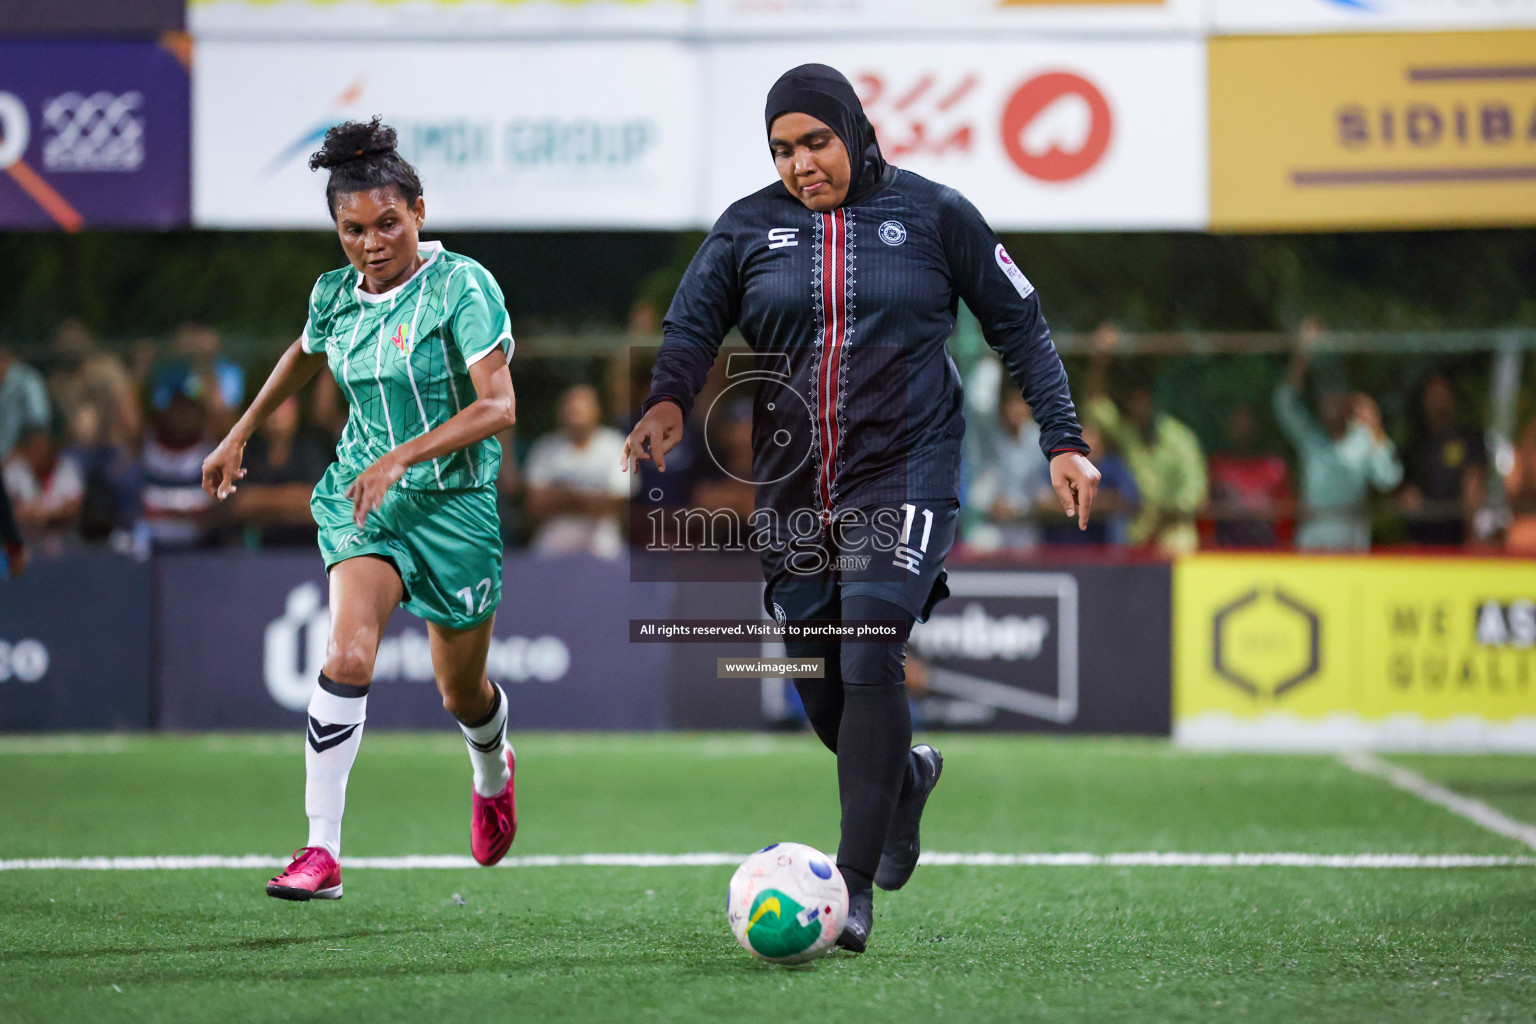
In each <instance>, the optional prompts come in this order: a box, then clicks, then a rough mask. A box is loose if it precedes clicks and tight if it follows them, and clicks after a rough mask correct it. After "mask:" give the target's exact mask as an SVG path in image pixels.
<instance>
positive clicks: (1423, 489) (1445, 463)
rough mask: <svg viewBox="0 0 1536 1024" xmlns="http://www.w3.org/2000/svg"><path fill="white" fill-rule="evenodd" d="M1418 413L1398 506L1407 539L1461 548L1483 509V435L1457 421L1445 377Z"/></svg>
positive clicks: (1431, 382)
mask: <svg viewBox="0 0 1536 1024" xmlns="http://www.w3.org/2000/svg"><path fill="white" fill-rule="evenodd" d="M1419 411H1420V413H1421V414H1422V416H1423V418H1422V419H1419V420H1416V421H1415V422H1414V424H1413V429H1412V430H1411V432H1410V439H1409V442H1408V450H1407V451H1406V452H1405V453H1404V460H1403V462H1404V465H1403V470H1404V474H1403V475H1404V479H1403V489H1402V490H1401V491H1399V492H1398V501H1399V504H1400V505H1401V506H1402V510H1403V515H1404V518H1405V519H1406V522H1405V523H1404V527H1405V529H1406V531H1407V534H1408V539H1409V540H1410V541H1412V542H1413V543H1415V544H1428V545H1434V546H1436V547H1458V546H1460V545H1462V544H1465V543H1467V542H1469V541H1471V540H1473V539H1474V537H1473V535H1472V521H1473V517H1474V516H1475V515H1476V514H1477V510H1478V509H1480V508H1482V506H1483V497H1484V494H1485V493H1486V487H1487V482H1488V449H1487V447H1486V446H1485V445H1484V443H1483V436H1482V434H1481V433H1480V432H1479V431H1476V430H1468V429H1466V428H1464V427H1462V426H1460V425H1459V424H1458V423H1457V422H1456V396H1455V394H1454V393H1453V392H1452V391H1451V383H1450V381H1448V380H1446V379H1445V375H1444V374H1441V373H1433V374H1431V375H1430V376H1429V377H1428V378H1427V379H1426V380H1425V381H1424V385H1423V387H1421V388H1420V389H1419Z"/></svg>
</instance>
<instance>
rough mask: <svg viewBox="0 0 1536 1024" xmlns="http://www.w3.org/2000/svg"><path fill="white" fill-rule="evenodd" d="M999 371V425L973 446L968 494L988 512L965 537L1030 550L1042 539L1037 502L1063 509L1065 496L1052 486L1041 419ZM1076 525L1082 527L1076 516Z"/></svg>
mask: <svg viewBox="0 0 1536 1024" xmlns="http://www.w3.org/2000/svg"><path fill="white" fill-rule="evenodd" d="M999 376H1000V382H999V385H998V397H997V403H996V409H997V426H996V428H995V429H993V430H990V431H987V432H985V436H984V438H983V439H981V440H980V442H979V443H978V444H977V445H976V446H975V447H974V448H973V449H972V450H973V451H974V452H975V453H976V456H977V457H976V460H975V461H976V464H975V465H974V466H973V467H972V469H971V472H970V473H969V479H970V486H969V488H968V489H967V493H966V499H965V500H966V504H967V505H969V506H970V507H971V508H973V509H976V510H980V512H981V516H982V518H980V519H977V520H975V521H973V522H972V523H970V524H969V528H968V529H967V530H966V534H965V542H966V544H968V545H970V546H971V547H972V548H974V549H976V550H977V551H997V550H999V549H1004V548H1006V549H1010V550H1014V551H1028V550H1030V549H1032V548H1034V547H1035V546H1036V545H1038V544H1039V543H1040V524H1039V517H1038V515H1037V514H1036V511H1037V508H1038V507H1039V506H1040V505H1041V504H1042V502H1044V501H1050V502H1052V503H1053V504H1054V505H1055V506H1056V507H1057V509H1058V510H1059V509H1060V506H1061V502H1060V501H1058V500H1057V499H1056V496H1055V492H1053V491H1052V490H1051V465H1050V463H1049V462H1047V461H1046V458H1045V455H1044V453H1042V452H1041V451H1040V425H1039V424H1038V423H1036V422H1035V417H1034V414H1033V413H1032V412H1031V410H1030V408H1029V403H1028V402H1026V401H1024V396H1023V395H1021V394H1019V389H1018V387H1017V386H1016V385H1015V384H1014V383H1013V381H1012V379H1011V378H1009V377H1007V376H1006V375H999ZM1101 472H1102V470H1101ZM1103 486H1104V485H1103V481H1102V480H1101V481H1100V483H1099V487H1100V488H1101V489H1102V488H1103ZM1098 510H1099V504H1098V503H1097V502H1095V503H1094V511H1095V513H1097V512H1098ZM1057 517H1058V518H1059V517H1060V514H1059V511H1058V515H1057ZM1070 526H1071V529H1072V530H1073V532H1081V531H1079V530H1078V528H1077V523H1076V521H1073V522H1072V523H1071V524H1070ZM1091 526H1092V522H1091V521H1090V527H1091Z"/></svg>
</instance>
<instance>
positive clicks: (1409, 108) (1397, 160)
mask: <svg viewBox="0 0 1536 1024" xmlns="http://www.w3.org/2000/svg"><path fill="white" fill-rule="evenodd" d="M1210 85H1211V111H1210V116H1211V131H1210V145H1211V158H1210V159H1211V225H1212V227H1214V228H1216V229H1218V230H1258V231H1265V230H1282V231H1295V230H1320V229H1322V230H1347V229H1352V228H1402V227H1434V226H1442V227H1454V226H1480V225H1514V224H1532V223H1536V88H1533V87H1536V32H1501V33H1491V32H1488V33H1478V32H1469V33H1442V34H1434V35H1421V34H1399V35H1374V36H1325V37H1316V38H1306V37H1296V38H1284V39H1279V38H1252V39H1235V38H1233V39H1213V40H1211V42H1210Z"/></svg>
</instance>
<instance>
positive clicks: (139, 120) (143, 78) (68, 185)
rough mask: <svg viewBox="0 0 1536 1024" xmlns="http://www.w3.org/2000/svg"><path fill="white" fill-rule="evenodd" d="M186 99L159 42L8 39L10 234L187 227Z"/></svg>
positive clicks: (183, 83) (171, 58) (3, 49)
mask: <svg viewBox="0 0 1536 1024" xmlns="http://www.w3.org/2000/svg"><path fill="white" fill-rule="evenodd" d="M187 97H188V85H187V69H186V68H185V67H184V66H183V65H182V63H181V61H180V59H178V57H177V56H176V54H175V53H173V52H172V51H171V50H169V49H166V48H164V47H161V46H159V45H156V44H154V43H129V42H77V43H58V42H0V229H6V230H13V231H14V230H46V229H59V228H62V229H64V230H66V231H79V230H81V229H82V228H130V227H132V228H144V227H150V228H173V227H177V226H180V225H182V224H185V223H186V221H187V212H188V195H189V192H190V187H189V183H188V174H189V163H188V137H187V136H188V116H187V102H188V99H187Z"/></svg>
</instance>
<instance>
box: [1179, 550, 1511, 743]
mask: <svg viewBox="0 0 1536 1024" xmlns="http://www.w3.org/2000/svg"><path fill="white" fill-rule="evenodd" d="M1174 736H1175V738H1176V739H1177V740H1178V741H1179V742H1180V743H1184V744H1187V745H1191V746H1202V747H1210V746H1214V747H1234V748H1251V749H1271V748H1273V749H1337V748H1349V747H1366V746H1371V747H1379V748H1386V749H1431V750H1433V749H1482V748H1486V749H1494V750H1509V751H1520V752H1526V753H1530V752H1536V572H1533V571H1532V569H1531V565H1530V563H1529V562H1521V561H1516V560H1508V561H1503V560H1482V561H1480V560H1475V559H1464V560H1463V559H1428V558H1424V559H1412V558H1372V559H1369V560H1367V559H1352V558H1321V557H1318V558H1305V557H1292V556H1281V555H1276V556H1236V555H1234V556H1223V555H1201V556H1195V557H1193V558H1190V559H1187V560H1184V561H1182V562H1180V563H1179V564H1178V567H1177V569H1176V570H1175V573H1174Z"/></svg>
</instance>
